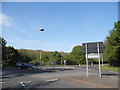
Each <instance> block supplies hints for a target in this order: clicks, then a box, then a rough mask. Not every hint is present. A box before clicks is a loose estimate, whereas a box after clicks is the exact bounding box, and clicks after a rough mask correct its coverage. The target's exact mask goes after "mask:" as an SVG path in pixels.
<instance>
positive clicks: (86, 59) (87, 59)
mask: <svg viewBox="0 0 120 90" xmlns="http://www.w3.org/2000/svg"><path fill="white" fill-rule="evenodd" d="M86 69H87V77H88V54H87V43H86Z"/></svg>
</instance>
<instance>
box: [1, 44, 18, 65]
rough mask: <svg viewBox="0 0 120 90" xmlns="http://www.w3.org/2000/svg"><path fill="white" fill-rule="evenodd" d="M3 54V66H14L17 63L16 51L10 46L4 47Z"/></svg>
mask: <svg viewBox="0 0 120 90" xmlns="http://www.w3.org/2000/svg"><path fill="white" fill-rule="evenodd" d="M4 52H5V53H3V56H4V59H3V65H5V66H6V65H7V66H15V64H16V63H17V62H18V51H17V50H16V49H14V47H12V46H8V47H5V51H4Z"/></svg>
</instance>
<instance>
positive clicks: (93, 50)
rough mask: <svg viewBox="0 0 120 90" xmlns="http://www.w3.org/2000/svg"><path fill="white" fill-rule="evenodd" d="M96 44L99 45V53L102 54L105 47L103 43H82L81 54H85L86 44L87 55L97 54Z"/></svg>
mask: <svg viewBox="0 0 120 90" xmlns="http://www.w3.org/2000/svg"><path fill="white" fill-rule="evenodd" d="M97 43H99V52H100V53H103V51H104V49H105V45H104V43H103V42H92V43H82V46H83V53H86V44H87V53H98V47H97Z"/></svg>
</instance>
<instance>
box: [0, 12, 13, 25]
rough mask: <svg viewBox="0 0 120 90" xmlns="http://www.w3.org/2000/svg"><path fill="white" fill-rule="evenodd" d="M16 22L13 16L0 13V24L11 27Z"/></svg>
mask: <svg viewBox="0 0 120 90" xmlns="http://www.w3.org/2000/svg"><path fill="white" fill-rule="evenodd" d="M13 23H14V20H13V18H12V17H10V16H7V15H5V14H1V13H0V25H1V26H5V27H10V26H11V25H12V24H13Z"/></svg>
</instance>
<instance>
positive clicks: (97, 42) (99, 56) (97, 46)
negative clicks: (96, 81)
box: [97, 42, 101, 78]
mask: <svg viewBox="0 0 120 90" xmlns="http://www.w3.org/2000/svg"><path fill="white" fill-rule="evenodd" d="M97 48H98V60H99V75H100V78H101V68H100V48H99V42H97Z"/></svg>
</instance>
